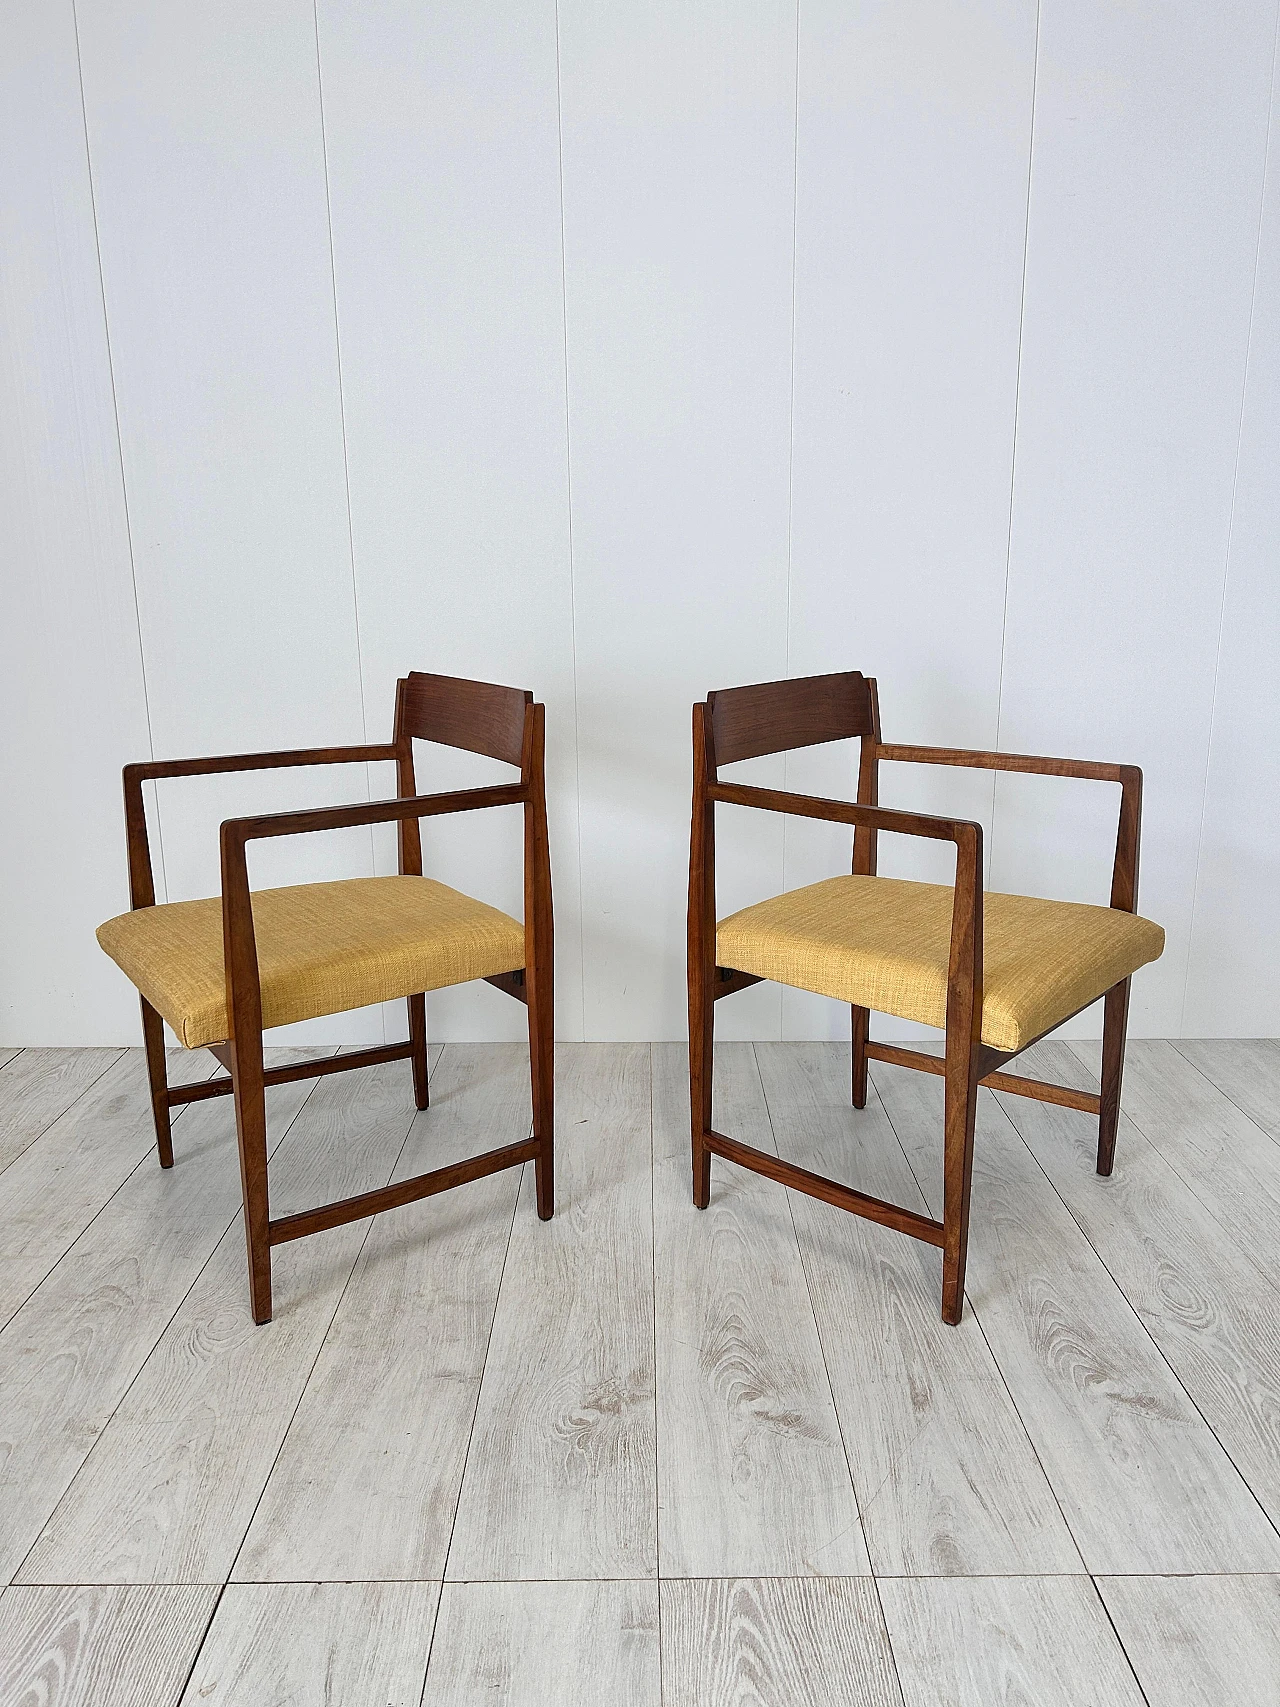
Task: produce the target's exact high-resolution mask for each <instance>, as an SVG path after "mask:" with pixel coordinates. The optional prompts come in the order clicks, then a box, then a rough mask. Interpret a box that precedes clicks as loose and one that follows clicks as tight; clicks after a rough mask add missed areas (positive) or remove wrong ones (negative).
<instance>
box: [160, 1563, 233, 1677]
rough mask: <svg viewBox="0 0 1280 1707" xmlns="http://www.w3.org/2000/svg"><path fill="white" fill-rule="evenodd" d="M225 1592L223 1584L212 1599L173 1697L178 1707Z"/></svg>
mask: <svg viewBox="0 0 1280 1707" xmlns="http://www.w3.org/2000/svg"><path fill="white" fill-rule="evenodd" d="M226 1592H227V1585H226V1583H225V1582H224V1583H223V1584H222V1585H221V1586H220V1587H219V1589H218V1592H217V1594H215V1595H214V1597H213V1605H212V1606H211V1607H210V1608H209V1616H208V1618H207V1619H206V1620H205V1626H204V1630H203V1631H202V1632H201V1635H200V1640H199V1641H198V1642H197V1643H196V1648H195V1652H194V1653H193V1654H192V1656H191V1664H190V1665H189V1666H188V1667H187V1672H186V1676H185V1677H184V1678H183V1680H182V1686H181V1688H180V1689H179V1690H178V1691H177V1693H176V1694H175V1695H174V1697H173V1699H174V1702H175V1703H177V1704H178V1707H181V1703H182V1702H183V1701H184V1700H185V1699H186V1694H187V1690H188V1689H190V1687H191V1679H192V1678H193V1677H194V1676H195V1671H196V1667H197V1666H198V1665H199V1664H200V1656H201V1654H202V1653H203V1652H204V1648H205V1643H206V1642H207V1641H208V1640H209V1632H210V1630H212V1629H213V1621H214V1619H215V1618H216V1617H217V1616H218V1608H219V1607H220V1606H221V1605H222V1597H223V1595H224V1594H225V1593H226Z"/></svg>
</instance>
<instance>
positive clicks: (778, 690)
mask: <svg viewBox="0 0 1280 1707" xmlns="http://www.w3.org/2000/svg"><path fill="white" fill-rule="evenodd" d="M707 705H708V708H709V709H710V712H711V730H712V741H713V744H714V747H715V756H716V763H717V764H718V765H731V764H733V763H734V762H735V760H737V759H754V758H758V757H759V756H760V755H761V754H762V753H784V752H787V751H789V750H790V749H791V748H792V747H813V746H817V745H818V744H819V743H820V742H822V741H845V740H848V739H849V738H850V737H851V736H854V735H870V734H871V733H873V729H874V720H873V715H872V708H871V691H870V689H869V687H868V685H867V679H866V677H865V676H864V675H862V674H861V672H860V671H858V670H848V671H845V672H843V673H842V674H840V675H837V676H801V677H799V678H798V679H796V680H795V681H789V682H757V683H755V684H754V685H753V686H752V687H745V688H724V689H722V690H721V691H720V692H719V693H711V694H708V695H707Z"/></svg>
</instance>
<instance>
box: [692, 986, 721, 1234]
mask: <svg viewBox="0 0 1280 1707" xmlns="http://www.w3.org/2000/svg"><path fill="white" fill-rule="evenodd" d="M714 1033H715V1006H714V1003H713V1002H712V999H711V992H710V991H709V990H707V989H706V988H705V987H704V986H700V984H699V983H698V982H697V981H695V982H694V983H693V984H692V985H691V986H690V990H689V1131H690V1136H691V1138H692V1141H693V1201H694V1206H695V1207H696V1208H698V1209H705V1208H706V1207H707V1205H708V1204H709V1203H710V1201H711V1152H710V1150H708V1149H707V1146H706V1138H705V1135H706V1133H708V1132H710V1130H711V1083H712V1074H713V1071H714V1054H713V1039H714Z"/></svg>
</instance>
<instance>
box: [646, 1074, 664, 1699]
mask: <svg viewBox="0 0 1280 1707" xmlns="http://www.w3.org/2000/svg"><path fill="white" fill-rule="evenodd" d="M653 1048H654V1046H653V1044H652V1043H650V1045H649V1277H650V1289H651V1291H650V1295H651V1297H652V1299H653V1562H654V1574H653V1581H654V1584H655V1589H654V1600H655V1602H656V1604H657V1619H658V1707H662V1703H663V1702H664V1701H665V1699H666V1685H665V1682H664V1679H663V1671H662V1588H661V1584H662V1474H661V1468H660V1465H661V1460H660V1459H659V1456H658V1454H659V1452H660V1451H661V1448H662V1430H661V1428H660V1427H659V1421H658V1382H659V1381H660V1380H661V1378H662V1373H661V1372H662V1365H661V1363H660V1362H659V1360H658V1218H657V1214H656V1212H655V1209H654V1189H655V1181H656V1179H657V1173H658V1157H657V1136H656V1134H657V1121H656V1120H655V1118H654V1112H653V1111H654V1103H655V1095H654V1092H655V1086H654V1082H653V1081H654V1070H655V1066H656V1062H655V1059H654V1053H653Z"/></svg>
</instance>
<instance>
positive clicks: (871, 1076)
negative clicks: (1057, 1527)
mask: <svg viewBox="0 0 1280 1707" xmlns="http://www.w3.org/2000/svg"><path fill="white" fill-rule="evenodd" d="M890 1070H891V1071H892V1069H890ZM909 1070H910V1069H908V1068H899V1069H898V1071H899V1072H906V1071H909ZM867 1082H868V1084H869V1085H870V1087H871V1089H872V1090H873V1091H874V1092H875V1096H876V1101H877V1102H878V1103H879V1104H880V1107H881V1108H882V1109H883V1110H884V1117H885V1119H886V1120H887V1121H888V1122H889V1128H890V1130H891V1131H892V1133H893V1135H894V1137H895V1138H896V1139H897V1140H898V1148H899V1149H900V1150H901V1151H902V1154H903V1157H904V1158H905V1160H906V1164H907V1167H908V1168H909V1169H910V1171H911V1177H912V1179H914V1180H915V1182H916V1190H917V1191H918V1192H919V1193H920V1196H921V1198H923V1199H924V1202H925V1204H926V1206H927V1205H928V1198H927V1197H925V1191H924V1187H923V1185H922V1184H921V1183H920V1179H919V1177H918V1175H917V1174H916V1170H915V1168H914V1167H913V1166H912V1162H911V1156H910V1153H909V1152H908V1150H907V1147H906V1145H905V1144H904V1143H903V1142H902V1139H901V1137H900V1136H899V1133H898V1129H897V1127H896V1126H895V1125H894V1124H893V1116H892V1114H891V1113H890V1112H889V1105H888V1104H887V1103H886V1102H885V1100H884V1098H883V1097H882V1096H881V1095H880V1086H879V1085H878V1084H877V1083H876V1075H875V1073H873V1072H870V1071H869V1072H868V1073H867ZM979 1094H981V1093H979ZM1006 1118H1007V1116H1006ZM1009 1124H1010V1125H1011V1126H1012V1125H1013V1122H1012V1121H1010V1123H1009ZM1013 1130H1014V1131H1015V1133H1017V1138H1018V1142H1019V1143H1020V1144H1021V1145H1022V1146H1023V1147H1024V1149H1028V1150H1029V1148H1030V1147H1029V1146H1028V1145H1027V1143H1026V1140H1025V1139H1024V1138H1023V1136H1022V1134H1021V1132H1018V1129H1017V1127H1016V1126H1015V1127H1014V1128H1013ZM964 1296H965V1303H966V1304H967V1305H968V1306H969V1309H970V1310H972V1312H973V1319H974V1321H975V1322H976V1324H977V1328H978V1332H979V1334H981V1336H982V1342H983V1344H984V1345H985V1346H986V1348H987V1355H988V1356H989V1357H990V1359H991V1366H992V1368H993V1369H994V1370H995V1372H996V1374H997V1375H998V1376H999V1377H1000V1382H1001V1385H1002V1386H1003V1387H1004V1390H1005V1392H1006V1394H1007V1395H1008V1398H1009V1404H1010V1406H1011V1408H1012V1410H1013V1414H1014V1416H1015V1417H1017V1419H1018V1426H1019V1428H1020V1429H1021V1430H1022V1433H1023V1435H1024V1437H1025V1438H1026V1442H1027V1447H1028V1450H1029V1451H1030V1453H1031V1456H1032V1457H1033V1458H1034V1459H1035V1461H1036V1463H1037V1465H1038V1466H1039V1468H1040V1474H1041V1475H1042V1476H1043V1477H1044V1484H1045V1486H1046V1487H1047V1488H1048V1490H1049V1492H1050V1494H1051V1495H1052V1497H1053V1502H1054V1504H1055V1505H1056V1506H1057V1508H1058V1514H1059V1516H1060V1517H1061V1518H1062V1522H1063V1527H1064V1528H1065V1530H1066V1532H1067V1534H1068V1535H1069V1536H1070V1537H1071V1545H1072V1546H1073V1547H1074V1548H1075V1550H1076V1557H1077V1559H1079V1561H1080V1571H1079V1573H1076V1574H1079V1575H1082V1576H1084V1575H1087V1574H1088V1570H1089V1567H1088V1565H1087V1563H1086V1562H1085V1557H1084V1553H1083V1551H1082V1550H1081V1547H1080V1542H1079V1540H1078V1538H1077V1536H1076V1532H1075V1530H1074V1529H1073V1528H1072V1526H1071V1524H1070V1522H1069V1521H1068V1519H1067V1513H1066V1510H1065V1508H1064V1507H1063V1504H1062V1500H1061V1498H1060V1496H1059V1494H1058V1490H1057V1488H1056V1487H1054V1485H1053V1478H1052V1476H1050V1474H1049V1472H1048V1470H1047V1469H1046V1468H1045V1465H1044V1460H1043V1459H1042V1458H1041V1456H1040V1453H1039V1450H1038V1449H1037V1447H1036V1443H1035V1440H1034V1438H1033V1437H1032V1434H1031V1430H1030V1429H1029V1428H1028V1427H1027V1422H1026V1418H1025V1417H1024V1416H1023V1414H1022V1410H1021V1407H1020V1406H1019V1404H1018V1401H1017V1399H1016V1398H1015V1396H1014V1392H1013V1389H1012V1387H1010V1385H1009V1381H1008V1377H1007V1376H1006V1375H1005V1372H1004V1370H1003V1369H1002V1368H1001V1367H1000V1359H999V1358H998V1357H997V1356H996V1348H995V1346H994V1345H993V1344H992V1343H991V1338H990V1336H989V1334H988V1333H987V1330H986V1327H985V1326H984V1324H983V1320H982V1313H981V1311H980V1310H978V1309H977V1307H976V1306H975V1304H974V1302H973V1300H972V1298H970V1296H969V1291H968V1288H967V1287H966V1289H965V1295H964ZM1125 1301H1126V1303H1127V1302H1128V1300H1127V1299H1126V1300H1125Z"/></svg>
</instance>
